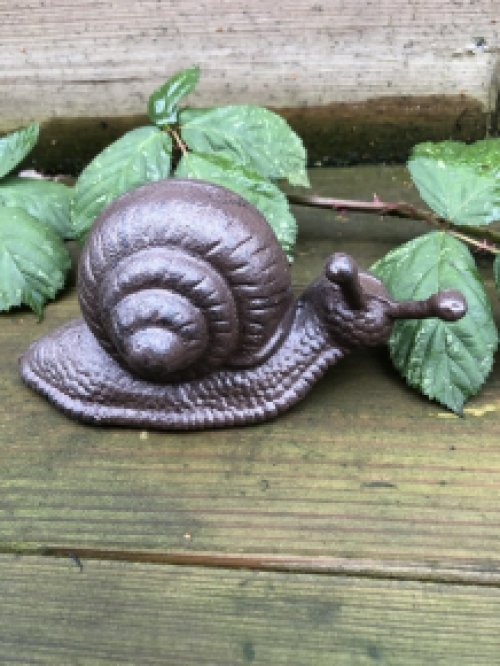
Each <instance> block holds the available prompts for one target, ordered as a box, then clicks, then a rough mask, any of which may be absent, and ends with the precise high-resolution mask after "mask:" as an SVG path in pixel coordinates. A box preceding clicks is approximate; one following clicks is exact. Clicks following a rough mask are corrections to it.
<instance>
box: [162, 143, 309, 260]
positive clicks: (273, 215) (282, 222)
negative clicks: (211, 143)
mask: <svg viewBox="0 0 500 666" xmlns="http://www.w3.org/2000/svg"><path fill="white" fill-rule="evenodd" d="M175 176H176V177H177V178H197V179H198V180H208V181H209V182H211V183H215V184H216V185H222V186H223V187H227V188H228V189H230V190H232V191H233V192H236V194H239V195H240V196H241V197H243V198H244V199H246V200H247V201H249V202H250V203H251V204H253V205H254V206H255V207H256V208H257V209H258V210H259V211H260V212H261V213H262V215H263V216H264V217H265V218H266V220H267V221H268V222H269V224H270V226H271V228H272V229H273V231H274V233H275V234H276V237H277V238H278V241H279V243H280V244H281V247H282V248H283V250H284V251H285V252H286V254H287V255H288V258H289V259H290V260H291V259H292V252H293V247H294V245H295V239H296V236H297V223H296V221H295V218H294V217H293V215H292V214H291V213H290V209H289V207H288V199H287V198H286V196H285V195H284V194H283V192H281V190H280V189H278V187H276V185H274V183H271V182H269V181H268V180H266V179H265V178H261V177H260V176H259V175H258V174H256V173H252V172H251V171H249V170H248V169H245V168H243V167H242V166H240V165H239V164H234V162H231V161H230V160H228V159H226V158H224V157H219V156H217V155H199V154H197V153H187V154H185V155H184V156H183V157H182V159H181V161H180V162H179V166H178V167H177V171H176V172H175Z"/></svg>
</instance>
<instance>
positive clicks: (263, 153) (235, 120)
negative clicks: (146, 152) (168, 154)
mask: <svg viewBox="0 0 500 666" xmlns="http://www.w3.org/2000/svg"><path fill="white" fill-rule="evenodd" d="M179 122H180V125H181V136H182V139H183V140H184V141H185V142H186V144H187V145H188V147H189V148H190V149H191V150H194V151H196V152H198V153H204V154H211V153H212V154H215V155H219V156H221V157H227V158H228V159H230V160H232V161H233V162H238V163H239V164H241V165H242V166H244V167H245V168H247V169H249V170H250V171H253V172H255V173H257V174H259V175H260V176H262V177H264V178H271V179H275V180H278V179H280V178H286V179H287V180H288V181H289V182H290V183H291V184H292V185H302V186H304V187H309V180H308V177H307V172H306V151H305V148H304V146H303V144H302V141H301V139H300V138H299V137H298V136H297V134H295V132H294V131H293V130H292V129H291V127H290V126H289V125H288V123H287V122H286V121H285V120H284V119H283V118H281V117H280V116H278V115H276V114H275V113H272V112H271V111H268V110H267V109H263V108H262V107H259V106H250V105H241V106H225V107H220V108H211V109H184V110H183V111H181V113H180V116H179Z"/></svg>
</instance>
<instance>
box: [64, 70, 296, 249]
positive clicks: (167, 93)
mask: <svg viewBox="0 0 500 666" xmlns="http://www.w3.org/2000/svg"><path fill="white" fill-rule="evenodd" d="M199 76H200V71H199V68H198V67H191V68H189V69H186V70H184V71H182V72H179V73H178V74H176V75H175V76H173V77H171V78H170V79H169V80H168V81H167V82H166V83H165V84H164V85H162V86H161V87H160V88H158V89H157V90H156V91H155V92H154V93H153V94H152V95H151V97H150V99H149V102H148V115H149V119H150V120H151V123H152V125H148V126H146V127H140V128H138V129H135V130H132V131H131V132H128V133H127V134H125V135H124V136H123V137H122V138H121V139H119V140H118V141H116V142H115V143H113V144H111V145H110V146H108V147H107V148H106V149H105V150H104V151H103V152H102V153H101V154H100V155H98V156H97V157H96V158H95V159H94V160H93V161H92V162H91V163H90V164H89V165H88V166H87V168H86V169H85V170H84V171H83V172H82V174H81V175H80V177H79V179H78V181H77V183H76V188H75V194H74V197H73V200H72V204H71V224H72V226H73V229H74V233H75V234H76V235H77V237H78V238H82V239H83V238H84V237H85V235H86V233H87V232H88V230H89V229H90V227H91V226H92V223H93V222H94V219H95V218H96V216H97V215H98V214H99V213H100V211H101V210H102V209H103V208H104V207H105V206H106V205H107V204H108V203H109V202H110V201H111V200H113V199H114V198H116V197H117V196H119V195H120V194H123V193H124V192H126V191H127V190H130V189H132V188H134V187H137V186H138V185H142V184H144V183H148V182H151V181H155V180H160V179H163V178H168V177H170V176H172V177H174V178H196V179H199V180H206V181H210V182H213V183H216V184H220V185H224V186H225V187H227V188H229V189H231V190H234V191H235V192H237V193H238V194H240V195H241V196H242V197H243V198H245V199H247V201H250V202H251V203H252V204H253V205H254V206H256V208H258V209H259V210H260V212H261V213H262V214H263V215H264V217H265V218H266V219H267V221H268V222H269V224H270V225H271V227H272V228H273V230H274V232H275V233H276V236H277V238H278V240H279V241H280V243H281V245H282V246H283V248H284V250H285V252H287V254H288V256H289V257H290V258H291V257H292V250H293V246H294V244H295V238H296V231H297V229H296V222H295V219H294V218H293V216H292V214H291V213H290V209H289V205H288V200H287V198H286V196H285V195H284V194H283V193H282V191H281V190H280V189H279V187H278V184H277V183H278V181H280V180H282V179H286V180H288V181H289V182H290V183H292V184H293V185H303V186H308V184H309V182H308V179H307V173H306V151H305V149H304V146H303V145H302V141H301V140H300V139H299V137H298V136H297V135H296V134H295V133H294V132H293V131H292V129H291V128H290V127H289V126H288V124H287V123H286V121H285V120H283V119H282V118H281V117H280V116H278V115H276V114H275V113H272V112H271V111H268V110H267V109H264V108H262V107H258V106H251V105H238V106H227V107H213V108H206V109H192V108H189V107H185V108H183V107H181V106H179V105H180V102H181V101H182V99H183V97H185V96H186V95H188V94H190V93H192V92H193V91H194V90H195V88H196V85H197V84H198V80H199Z"/></svg>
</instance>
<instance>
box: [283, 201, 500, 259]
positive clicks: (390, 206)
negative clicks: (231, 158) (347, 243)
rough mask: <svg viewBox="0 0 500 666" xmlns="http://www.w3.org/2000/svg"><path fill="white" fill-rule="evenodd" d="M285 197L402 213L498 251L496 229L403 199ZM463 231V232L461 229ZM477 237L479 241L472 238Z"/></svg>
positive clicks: (344, 207)
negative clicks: (463, 223)
mask: <svg viewBox="0 0 500 666" xmlns="http://www.w3.org/2000/svg"><path fill="white" fill-rule="evenodd" d="M287 197H288V201H289V202H290V203H291V204H294V205H297V206H307V207H310V208H327V209H332V208H333V209H334V210H338V211H351V212H356V213H375V214H376V215H380V216H382V217H384V216H386V215H387V216H392V217H402V218H406V219H412V220H422V221H423V222H426V223H427V224H430V225H431V226H433V227H436V228H437V229H439V230H441V231H446V232H447V233H449V234H451V235H452V236H455V237H456V238H459V239H460V240H462V241H464V242H466V243H469V244H470V245H473V246H475V247H478V248H479V249H481V250H484V251H487V252H490V253H491V254H499V253H500V249H498V248H497V247H495V245H496V244H500V233H498V232H495V231H493V230H491V229H488V228H487V227H482V226H481V227H475V226H468V225H467V226H458V225H455V224H453V223H452V222H450V221H449V220H447V219H445V218H443V217H439V215H436V214H435V213H432V212H430V211H427V210H422V209H419V208H416V207H415V206H412V205H410V204H406V203H394V202H390V203H388V202H384V201H379V200H378V198H377V200H375V201H353V200H351V199H331V198H330V197H319V196H317V195H315V194H312V195H303V194H288V195H287ZM464 231H466V232H467V233H463V232H464ZM477 238H479V239H480V241H477V240H476V239H477Z"/></svg>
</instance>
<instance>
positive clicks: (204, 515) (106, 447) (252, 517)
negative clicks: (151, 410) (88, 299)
mask: <svg viewBox="0 0 500 666" xmlns="http://www.w3.org/2000/svg"><path fill="white" fill-rule="evenodd" d="M363 173H364V174H365V176H364V179H365V181H366V182H365V187H366V188H373V187H376V188H377V189H375V191H379V187H380V186H381V181H380V180H379V181H375V180H373V178H372V179H370V178H369V174H370V173H372V174H373V173H379V172H378V171H377V170H374V169H373V170H365V171H364V172H363ZM390 173H394V172H390ZM402 173H403V172H402V170H400V174H402ZM385 175H387V172H384V171H382V176H385ZM382 176H379V177H380V178H381V177H382ZM391 182H392V181H391ZM321 187H326V185H325V183H323V185H321V184H320V183H318V188H319V189H321ZM362 195H363V193H362V192H360V196H362ZM331 215H332V217H333V218H334V217H335V216H334V214H333V213H332V214H331ZM333 221H335V220H333ZM317 223H318V224H319V222H318V221H317ZM303 224H304V222H303ZM336 224H337V226H336V227H332V229H331V232H332V233H331V235H330V237H326V238H319V237H317V235H314V236H313V237H310V238H309V239H307V238H303V240H302V241H301V242H300V243H299V246H298V257H297V261H296V263H295V265H294V268H293V271H294V282H295V285H296V286H297V287H298V288H300V287H302V286H303V285H305V284H306V283H308V282H309V281H310V280H311V279H312V278H313V277H314V276H316V275H317V274H319V272H320V271H321V268H322V265H323V261H324V259H325V257H326V256H327V255H328V254H329V253H330V252H332V251H333V250H334V249H336V250H338V249H342V250H345V251H350V252H352V254H353V255H355V256H356V257H357V258H358V259H359V260H360V261H361V263H362V264H365V265H369V264H371V263H372V261H374V260H375V259H376V258H378V257H379V256H382V255H383V254H384V253H385V252H386V251H387V250H388V248H389V247H391V246H392V243H391V242H389V241H388V240H385V241H381V242H379V243H373V242H368V241H367V240H364V241H361V240H359V230H360V227H359V225H360V224H361V222H360V218H357V222H354V223H353V227H352V229H353V230H354V231H352V232H350V231H349V229H350V228H351V227H349V226H348V225H346V223H345V221H342V220H341V221H337V222H336ZM363 224H364V229H365V230H366V235H368V237H369V236H370V234H373V233H374V232H373V231H369V230H370V229H371V230H373V228H374V225H376V223H375V222H374V220H373V218H366V219H365V222H364V223H363ZM396 224H397V223H396ZM334 228H335V229H337V230H336V231H334ZM356 228H357V229H358V232H356V231H355V230H356ZM316 233H318V228H316ZM336 234H339V235H338V236H337V235H336ZM484 273H485V275H486V276H487V280H488V281H487V284H488V288H489V290H490V292H491V293H492V283H491V278H490V277H489V276H491V266H490V265H486V266H485V267H484ZM77 314H78V306H77V303H76V298H75V294H74V292H73V291H72V290H69V291H68V292H67V293H66V294H64V295H63V296H62V297H61V298H60V299H58V301H57V302H56V303H54V304H52V305H50V306H49V307H48V308H47V311H46V318H45V320H44V321H43V322H42V323H41V324H37V323H36V322H35V319H34V317H33V316H32V315H30V314H26V313H25V312H20V311H18V312H14V313H11V314H8V315H3V316H2V317H1V326H0V412H1V418H0V535H1V539H0V548H1V549H2V550H3V551H4V552H5V551H13V550H26V551H33V550H36V548H47V547H49V546H60V547H64V548H66V549H72V548H75V549H76V548H90V549H97V550H99V549H115V550H119V551H129V552H136V551H154V552H156V553H167V554H170V555H171V554H182V553H195V554H203V553H207V554H208V553H211V554H214V553H215V554H217V553H219V554H236V555H238V554H239V555H244V554H246V555H248V556H249V557H250V556H253V555H255V554H258V555H259V556H261V555H269V556H270V555H273V556H286V557H291V558H292V559H294V558H295V559H296V558H319V559H318V560H317V566H318V568H321V561H320V559H321V558H322V557H323V558H333V559H335V560H337V561H343V560H345V561H346V562H348V561H350V560H352V559H354V560H357V561H358V562H363V561H369V562H370V563H371V564H370V567H371V569H372V570H376V569H377V567H378V568H379V569H380V571H384V566H385V565H386V564H387V565H389V564H391V563H393V564H394V563H397V564H398V566H409V565H412V566H413V564H415V563H418V564H420V565H422V566H424V565H425V566H428V567H435V566H440V567H442V568H443V569H455V570H456V569H459V568H460V567H463V566H468V567H475V571H476V572H481V571H484V572H489V574H491V575H497V573H498V571H499V570H500V555H499V553H500V508H499V507H500V502H499V499H500V437H499V435H500V398H499V396H500V390H499V389H500V370H499V368H498V365H497V367H496V369H495V370H494V372H493V374H492V375H491V376H490V378H489V379H488V381H487V383H486V386H485V387H484V389H483V390H482V391H481V393H480V395H479V396H477V397H476V398H474V399H473V400H471V401H470V403H469V406H468V408H467V409H468V410H469V411H466V414H467V418H465V419H459V418H456V417H453V416H452V415H450V414H449V413H447V412H446V411H445V410H444V409H443V408H441V407H439V406H438V405H436V404H431V403H429V402H428V401H427V400H425V399H424V398H422V397H421V396H419V395H417V394H416V393H415V392H413V391H411V390H410V389H409V388H407V387H406V386H405V384H404V382H403V381H402V380H401V379H399V378H398V376H397V375H396V374H395V372H394V371H393V369H392V368H391V365H390V362H389V359H388V356H387V352H386V351H385V350H384V349H381V350H376V351H366V352H362V353H359V354H357V355H355V356H354V355H353V356H352V357H350V358H348V359H346V360H344V361H343V362H342V363H341V364H339V365H338V366H336V367H335V368H334V369H332V371H331V372H330V373H329V374H328V375H327V376H326V377H325V378H324V379H323V380H322V381H321V382H320V383H319V384H318V385H317V386H316V388H315V389H314V390H313V391H312V393H311V394H310V395H309V396H308V397H307V398H306V399H305V400H304V401H303V402H302V403H300V404H299V405H298V406H297V407H296V408H294V409H293V410H291V411H290V412H289V413H287V414H285V415H284V416H283V417H281V418H279V419H278V420H276V421H274V422H271V423H267V424H264V425H261V426H257V427H248V428H239V429H229V430H224V431H207V432H195V433H186V434H179V433H177V434H169V433H159V432H146V431H136V430H131V429H125V428H122V429H120V428H101V429H97V428H92V427H88V426H83V425H79V424H78V423H75V422H73V421H70V420H69V419H68V418H66V417H65V416H63V415H62V414H60V413H59V412H57V411H56V410H55V409H53V408H52V407H51V406H50V405H49V404H47V403H46V402H45V401H44V400H43V399H42V398H40V397H39V396H38V395H35V394H34V393H32V392H31V391H30V390H28V389H27V388H26V387H25V386H23V385H22V383H21V381H20V379H19V376H18V374H17V367H16V357H17V356H18V355H19V354H20V353H21V352H22V350H24V349H25V347H26V346H27V345H28V344H29V343H30V342H31V341H32V340H34V339H35V338H37V337H39V336H41V335H42V334H43V333H44V332H45V331H48V330H51V329H52V328H54V327H55V326H58V325H60V324H62V323H64V322H65V321H67V320H68V319H70V318H72V317H74V316H77ZM497 317H498V307H497ZM308 566H310V567H312V568H314V562H313V563H312V564H310V565H308ZM339 567H340V565H339Z"/></svg>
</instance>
